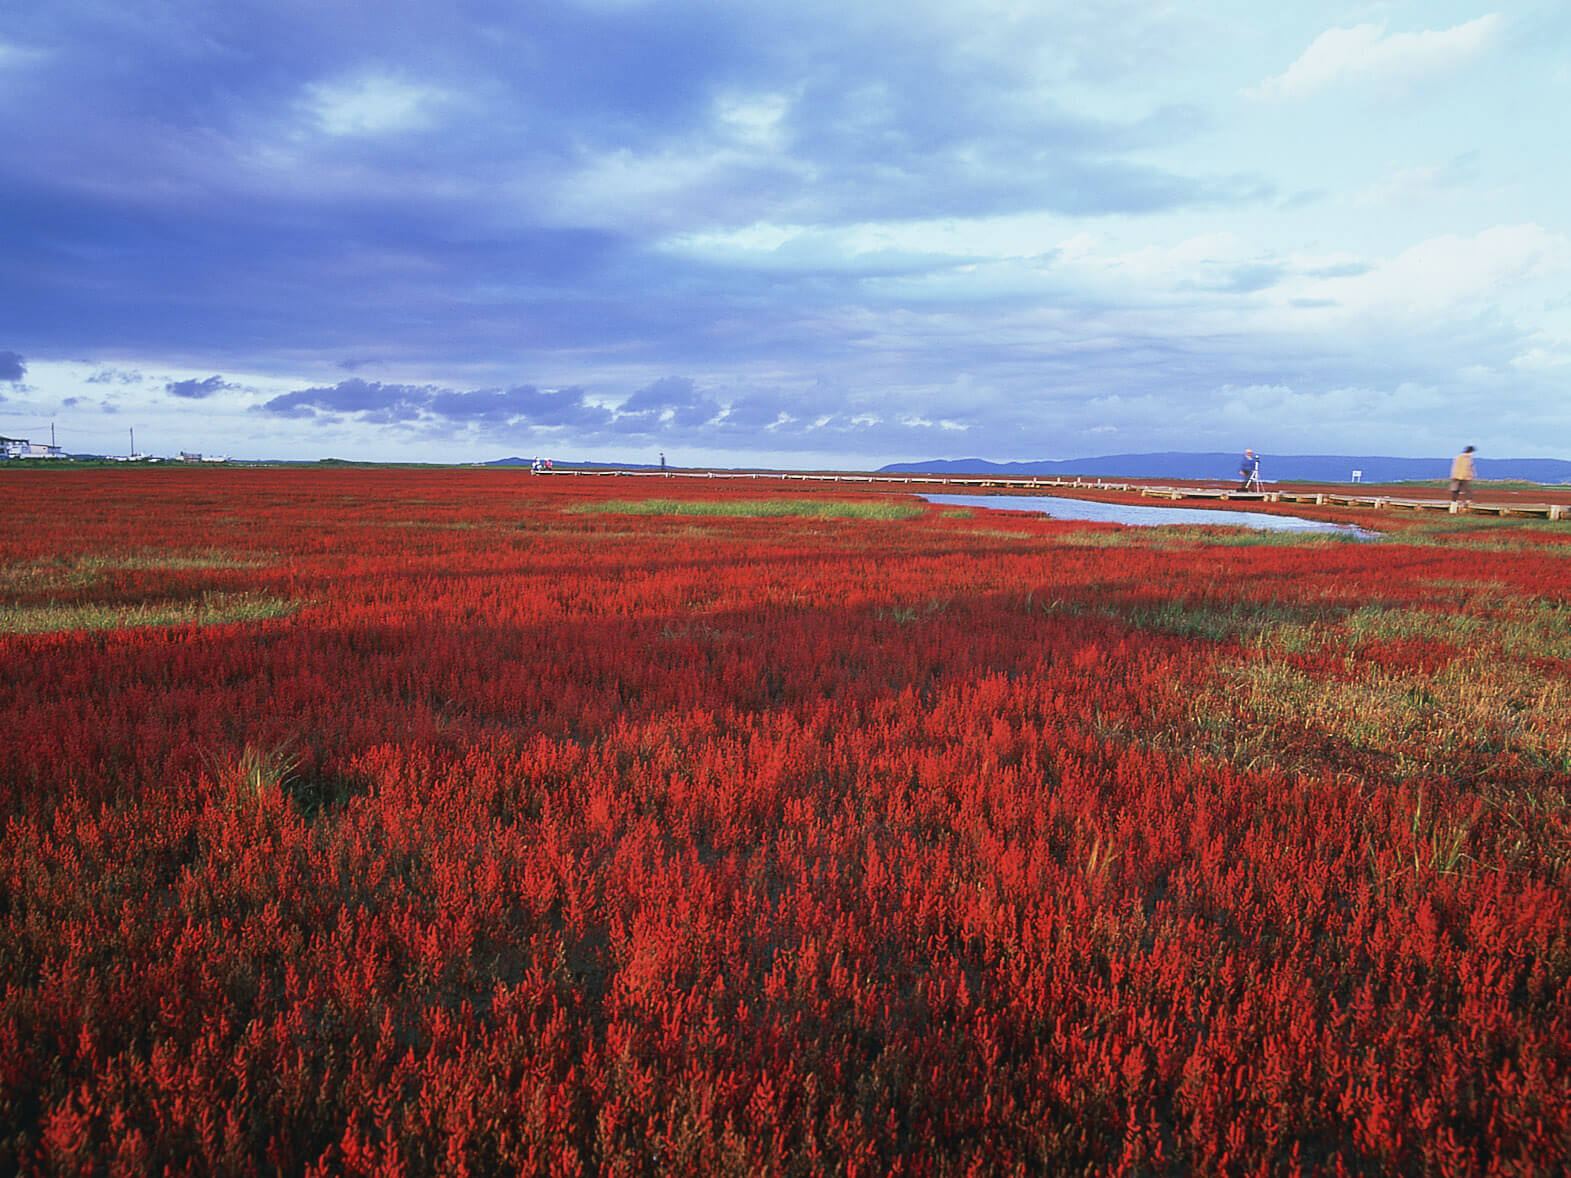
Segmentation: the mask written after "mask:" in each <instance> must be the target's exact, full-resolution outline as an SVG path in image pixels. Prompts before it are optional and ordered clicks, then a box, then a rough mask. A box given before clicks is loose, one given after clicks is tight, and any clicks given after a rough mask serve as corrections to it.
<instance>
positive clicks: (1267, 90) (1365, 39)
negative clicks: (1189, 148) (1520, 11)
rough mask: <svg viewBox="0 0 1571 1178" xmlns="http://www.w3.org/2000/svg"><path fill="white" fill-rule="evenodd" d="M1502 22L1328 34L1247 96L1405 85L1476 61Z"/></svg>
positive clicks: (1491, 18) (1484, 19)
mask: <svg viewBox="0 0 1571 1178" xmlns="http://www.w3.org/2000/svg"><path fill="white" fill-rule="evenodd" d="M1502 23H1503V22H1502V21H1501V19H1500V17H1499V16H1498V15H1497V14H1495V13H1490V14H1488V15H1486V16H1481V17H1479V18H1478V19H1477V20H1470V21H1468V22H1467V23H1466V24H1460V25H1457V26H1456V27H1455V28H1451V29H1443V30H1440V31H1425V32H1421V33H1393V34H1391V35H1390V36H1385V35H1384V34H1385V30H1384V28H1383V27H1382V26H1380V25H1370V24H1366V25H1355V26H1353V27H1352V28H1350V29H1328V30H1327V31H1326V32H1324V33H1321V34H1320V36H1318V37H1316V38H1315V40H1314V42H1313V43H1312V44H1311V45H1310V46H1309V48H1308V49H1306V50H1304V52H1303V55H1302V56H1301V57H1299V59H1298V60H1297V61H1295V62H1294V63H1293V64H1292V65H1290V66H1288V67H1287V70H1286V72H1284V73H1281V74H1278V75H1276V76H1275V77H1271V78H1267V79H1266V80H1265V81H1264V82H1262V83H1260V85H1258V86H1255V87H1253V88H1251V89H1249V90H1246V91H1244V93H1245V95H1246V96H1247V97H1249V98H1258V99H1264V100H1267V101H1281V100H1287V99H1293V98H1304V97H1307V96H1308V95H1310V94H1313V93H1314V92H1316V91H1317V90H1323V89H1325V88H1326V87H1328V86H1334V85H1337V84H1340V83H1345V82H1359V81H1374V82H1382V83H1385V84H1390V85H1402V84H1405V83H1407V82H1410V81H1413V80H1415V79H1417V78H1419V77H1421V76H1423V75H1425V74H1431V73H1435V72H1438V71H1441V70H1446V69H1451V68H1453V67H1455V66H1457V65H1460V64H1461V63H1462V62H1464V61H1467V60H1468V59H1469V58H1471V57H1474V56H1476V55H1477V54H1478V53H1480V52H1481V51H1482V50H1483V49H1485V48H1486V47H1487V46H1488V45H1489V43H1490V42H1491V41H1492V40H1493V39H1494V37H1495V35H1496V33H1497V32H1498V31H1499V29H1500V27H1501V25H1502Z"/></svg>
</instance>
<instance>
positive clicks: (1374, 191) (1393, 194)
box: [1352, 151, 1479, 208]
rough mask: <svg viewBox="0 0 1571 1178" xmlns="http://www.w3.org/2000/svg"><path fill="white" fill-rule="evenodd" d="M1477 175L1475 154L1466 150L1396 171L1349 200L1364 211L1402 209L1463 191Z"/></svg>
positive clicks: (1477, 157)
mask: <svg viewBox="0 0 1571 1178" xmlns="http://www.w3.org/2000/svg"><path fill="white" fill-rule="evenodd" d="M1478 176H1479V153H1478V152H1477V151H1469V152H1464V153H1463V154H1461V155H1459V156H1456V157H1454V158H1452V159H1450V160H1448V161H1446V162H1445V163H1443V164H1429V165H1423V166H1419V167H1413V168H1399V169H1397V170H1396V171H1393V172H1390V173H1388V174H1387V175H1386V176H1383V177H1382V178H1381V179H1380V180H1378V181H1376V182H1375V183H1374V184H1371V185H1370V186H1369V187H1368V188H1366V189H1364V190H1363V191H1362V192H1359V193H1356V194H1354V196H1353V198H1352V200H1353V204H1354V205H1357V206H1359V207H1365V208H1367V207H1373V206H1379V205H1397V206H1401V207H1404V208H1406V207H1410V206H1412V205H1414V204H1417V203H1418V202H1420V201H1423V200H1430V199H1433V198H1434V197H1436V196H1439V195H1442V194H1444V193H1447V192H1455V191H1457V190H1458V189H1461V188H1465V187H1467V186H1469V185H1471V184H1474V183H1476V182H1477V180H1478Z"/></svg>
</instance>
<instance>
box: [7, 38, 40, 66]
mask: <svg viewBox="0 0 1571 1178" xmlns="http://www.w3.org/2000/svg"><path fill="white" fill-rule="evenodd" d="M46 56H47V54H45V53H44V51H43V50H42V49H25V48H23V47H22V46H21V45H13V44H11V43H9V42H7V41H0V70H3V69H13V68H14V69H20V68H22V67H23V66H26V65H31V64H32V63H34V62H37V61H42V60H43V59H44V58H45V57H46Z"/></svg>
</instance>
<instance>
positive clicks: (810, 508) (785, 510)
mask: <svg viewBox="0 0 1571 1178" xmlns="http://www.w3.org/2000/svg"><path fill="white" fill-rule="evenodd" d="M565 510H567V511H570V512H573V513H575V514H579V515H684V516H687V515H702V516H725V517H729V518H732V519H778V518H793V519H879V520H899V519H915V518H916V517H917V516H919V515H921V514H923V512H924V510H925V509H924V508H923V507H922V506H921V505H919V504H917V503H913V502H911V501H909V500H904V499H720V500H710V499H619V500H613V501H610V502H606V503H580V504H577V505H575V506H573V507H569V508H566V509H565Z"/></svg>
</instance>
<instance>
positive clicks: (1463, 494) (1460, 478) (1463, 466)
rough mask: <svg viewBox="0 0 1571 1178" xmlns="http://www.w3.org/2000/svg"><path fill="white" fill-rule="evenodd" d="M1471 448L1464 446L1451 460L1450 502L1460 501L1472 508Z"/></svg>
mask: <svg viewBox="0 0 1571 1178" xmlns="http://www.w3.org/2000/svg"><path fill="white" fill-rule="evenodd" d="M1473 477H1474V476H1473V447H1471V446H1464V447H1463V448H1462V453H1460V454H1458V455H1457V456H1456V457H1455V458H1453V459H1452V460H1451V502H1452V503H1455V502H1456V501H1457V500H1458V499H1460V500H1462V501H1463V502H1464V503H1466V504H1467V505H1468V506H1469V507H1471V506H1473Z"/></svg>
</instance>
